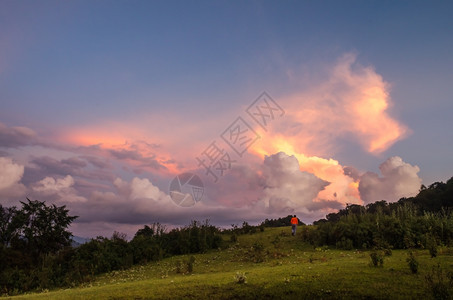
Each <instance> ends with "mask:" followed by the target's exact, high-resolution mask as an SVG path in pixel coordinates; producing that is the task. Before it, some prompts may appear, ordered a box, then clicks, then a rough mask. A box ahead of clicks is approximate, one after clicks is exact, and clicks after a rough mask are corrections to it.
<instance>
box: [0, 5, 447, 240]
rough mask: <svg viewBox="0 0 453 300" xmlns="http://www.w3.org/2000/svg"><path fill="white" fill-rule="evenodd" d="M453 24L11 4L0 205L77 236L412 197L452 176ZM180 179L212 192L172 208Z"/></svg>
mask: <svg viewBox="0 0 453 300" xmlns="http://www.w3.org/2000/svg"><path fill="white" fill-rule="evenodd" d="M452 11H453V3H452V2H449V1H400V2H395V1H12V0H2V1H0V204H1V205H2V206H13V205H16V206H18V205H20V203H19V201H24V200H25V199H26V197H28V198H30V199H31V200H35V199H36V200H40V201H46V202H48V203H49V204H50V203H55V204H57V205H66V206H67V207H68V208H69V209H70V213H71V214H72V215H78V216H79V218H78V219H77V220H76V222H75V223H74V224H73V225H72V227H71V231H72V232H73V233H74V234H75V235H78V236H82V237H93V236H97V235H104V236H111V235H112V233H113V231H114V230H116V231H120V232H124V233H127V234H128V236H129V237H132V236H133V234H134V233H135V232H136V230H137V229H138V228H140V227H143V225H144V224H152V223H153V222H160V223H163V224H165V225H167V226H168V227H169V228H171V227H174V226H182V225H187V224H188V223H189V222H190V220H204V219H210V221H211V223H212V224H214V225H217V226H223V227H229V226H230V225H231V224H241V223H242V221H248V222H250V223H252V224H257V223H259V222H261V221H263V220H264V219H266V218H277V217H285V216H287V215H288V214H297V215H298V217H299V218H300V219H301V220H302V221H304V222H306V223H311V222H313V221H315V220H318V219H320V218H323V217H324V216H325V215H326V214H327V213H330V212H334V211H336V210H338V209H340V208H343V207H345V205H346V204H347V203H349V204H362V205H366V204H367V203H371V202H374V201H377V200H387V201H389V202H393V201H397V200H398V199H400V198H401V197H409V196H414V195H416V194H417V192H418V190H419V188H420V186H421V184H425V185H429V184H431V183H433V182H436V181H446V180H447V179H449V178H450V177H451V176H453V157H452V149H453V117H452V116H453V71H452V70H453V55H452V53H453V18H452V17H451V12H452ZM239 133H241V135H239ZM235 134H237V135H235ZM235 147H236V151H235V149H233V148H235ZM238 148H240V149H238ZM214 150H215V151H218V153H217V154H218V155H217V156H216V158H217V160H215V161H214V160H212V161H211V162H212V165H211V168H210V169H206V168H205V167H204V165H206V164H209V160H210V158H213V155H214V154H215V152H214ZM202 161H203V163H201V162H202ZM219 166H223V167H224V169H222V170H220V169H219V168H217V167H219ZM209 170H210V171H209ZM185 172H190V173H193V174H196V175H198V176H199V177H200V179H201V180H202V182H203V185H204V195H203V198H202V199H201V201H199V202H197V203H195V205H193V206H190V207H182V206H178V205H176V204H175V203H174V202H173V200H172V199H171V198H170V191H169V188H170V182H171V181H172V180H173V179H174V178H175V176H177V175H178V174H182V173H185ZM222 172H223V173H222Z"/></svg>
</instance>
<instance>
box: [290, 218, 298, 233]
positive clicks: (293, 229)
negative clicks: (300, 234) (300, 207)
mask: <svg viewBox="0 0 453 300" xmlns="http://www.w3.org/2000/svg"><path fill="white" fill-rule="evenodd" d="M297 224H299V220H298V219H297V217H296V215H294V217H292V218H291V233H292V235H296V228H297Z"/></svg>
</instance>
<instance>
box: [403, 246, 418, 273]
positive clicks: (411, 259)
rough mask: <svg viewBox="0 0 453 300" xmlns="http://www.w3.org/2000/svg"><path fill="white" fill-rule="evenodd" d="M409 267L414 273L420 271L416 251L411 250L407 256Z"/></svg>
mask: <svg viewBox="0 0 453 300" xmlns="http://www.w3.org/2000/svg"><path fill="white" fill-rule="evenodd" d="M406 261H407V264H408V265H409V269H411V272H412V274H417V272H418V261H417V260H416V259H415V256H414V253H412V251H409V255H408V257H407V258H406Z"/></svg>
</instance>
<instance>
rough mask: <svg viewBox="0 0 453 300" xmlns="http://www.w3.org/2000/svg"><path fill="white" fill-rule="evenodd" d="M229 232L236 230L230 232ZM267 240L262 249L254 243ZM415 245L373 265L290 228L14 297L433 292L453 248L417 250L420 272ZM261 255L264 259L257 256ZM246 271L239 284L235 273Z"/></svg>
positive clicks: (450, 266)
mask: <svg viewBox="0 0 453 300" xmlns="http://www.w3.org/2000/svg"><path fill="white" fill-rule="evenodd" d="M224 238H225V239H226V240H228V239H229V237H227V236H225V237H224ZM256 243H260V244H262V245H263V249H264V250H263V252H262V253H261V254H259V253H258V255H257V252H256V251H255V250H253V249H254V248H253V246H254V245H256ZM407 253H408V251H406V250H394V251H393V255H392V256H386V257H385V258H384V265H383V267H371V266H370V256H369V252H367V251H365V252H363V251H342V250H336V249H325V248H322V249H320V248H318V249H313V247H312V246H310V245H308V244H306V243H304V242H303V241H302V240H301V238H300V236H296V237H293V236H291V234H290V228H289V227H288V228H266V230H265V231H264V232H258V233H256V234H253V235H241V236H238V242H237V243H236V244H234V245H230V246H229V247H227V248H225V249H223V250H220V249H219V250H213V251H210V252H208V253H204V254H197V255H194V257H195V263H194V271H193V273H192V274H188V273H181V272H180V273H178V265H179V266H180V271H182V272H184V269H185V268H184V266H185V261H188V259H189V257H190V255H184V256H175V257H171V258H167V259H164V260H162V261H159V262H153V263H150V264H147V265H144V266H135V267H133V268H131V269H129V270H124V271H116V272H112V273H109V274H105V275H102V276H99V277H97V278H96V280H95V281H93V282H91V283H89V284H86V285H85V286H80V287H75V288H70V289H64V290H55V291H46V292H42V293H34V294H27V295H21V296H15V297H11V299H281V298H287V297H291V298H293V299H314V298H315V299H320V298H322V299H350V298H355V299H357V298H359V299H360V298H367V299H390V298H392V299H395V298H397V299H398V298H401V299H405V298H406V299H430V298H433V296H432V293H431V291H430V290H429V289H428V286H427V284H426V280H425V276H426V275H427V274H428V273H430V272H431V271H432V268H433V266H437V265H438V264H440V266H441V267H442V269H443V270H445V271H452V270H453V255H452V253H453V251H452V249H447V248H443V249H441V250H440V251H439V255H438V257H436V258H431V257H430V255H429V252H428V250H417V251H415V252H414V254H415V257H416V259H417V261H418V262H419V273H418V274H412V273H411V270H410V269H409V266H408V264H407V262H406V258H407ZM257 256H260V257H261V258H263V259H264V261H263V262H260V263H256V262H254V261H256V257H257ZM237 272H239V273H245V276H246V277H247V283H243V284H239V283H237V280H236V279H235V275H236V273H237Z"/></svg>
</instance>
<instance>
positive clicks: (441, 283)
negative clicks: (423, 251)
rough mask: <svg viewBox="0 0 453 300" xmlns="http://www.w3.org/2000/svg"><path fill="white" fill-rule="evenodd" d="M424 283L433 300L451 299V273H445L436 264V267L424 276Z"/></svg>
mask: <svg viewBox="0 0 453 300" xmlns="http://www.w3.org/2000/svg"><path fill="white" fill-rule="evenodd" d="M425 281H426V284H427V287H428V290H429V291H431V293H432V296H433V297H434V299H452V298H453V272H447V273H445V271H444V270H442V268H441V266H440V265H439V264H438V265H437V267H433V269H432V271H431V273H429V274H428V275H426V277H425Z"/></svg>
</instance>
